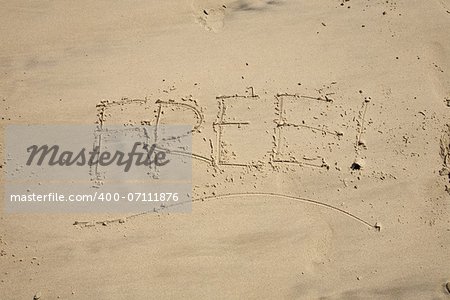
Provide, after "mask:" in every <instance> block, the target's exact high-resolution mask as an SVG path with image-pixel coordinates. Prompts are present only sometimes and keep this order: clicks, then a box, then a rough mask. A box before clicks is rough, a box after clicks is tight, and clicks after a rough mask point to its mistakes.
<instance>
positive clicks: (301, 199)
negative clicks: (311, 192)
mask: <svg viewBox="0 0 450 300" xmlns="http://www.w3.org/2000/svg"><path fill="white" fill-rule="evenodd" d="M267 196H269V197H274V198H280V199H285V200H289V201H294V202H300V203H307V204H312V205H316V206H320V207H325V208H327V209H330V210H332V211H335V212H338V213H340V214H342V215H344V216H347V217H349V218H351V219H353V220H356V221H358V222H359V223H361V224H363V225H365V226H367V227H369V228H373V229H376V230H377V231H380V227H379V225H378V224H375V225H372V224H370V223H369V222H367V221H365V220H363V219H362V218H360V217H358V216H356V215H354V214H352V213H350V212H348V211H346V210H343V209H341V208H338V207H335V206H333V205H330V204H327V203H324V202H320V201H318V200H313V199H309V198H304V197H297V196H290V195H284V194H277V193H264V192H246V193H228V194H222V195H213V196H206V197H199V198H197V199H193V200H192V202H203V201H207V200H213V199H215V200H217V199H221V198H235V197H267ZM185 203H187V202H180V203H176V204H173V205H170V206H161V208H160V209H154V210H152V211H145V212H141V213H137V214H132V215H129V216H126V217H124V218H120V219H114V220H104V221H94V222H85V221H75V222H74V223H73V225H79V226H82V227H91V226H95V225H108V224H111V223H124V222H125V221H126V220H129V219H133V218H136V217H139V216H143V215H146V214H149V213H154V212H156V213H160V212H163V211H164V209H167V208H170V207H174V206H178V205H184V204H185Z"/></svg>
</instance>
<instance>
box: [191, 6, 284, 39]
mask: <svg viewBox="0 0 450 300" xmlns="http://www.w3.org/2000/svg"><path fill="white" fill-rule="evenodd" d="M281 3H282V0H231V1H230V0H224V1H219V0H193V1H192V3H191V6H192V12H193V15H194V18H195V21H196V22H197V23H198V24H200V25H201V26H202V27H203V28H205V29H206V30H207V31H212V32H219V31H221V30H222V28H223V26H224V19H225V16H226V15H227V14H229V13H233V14H234V13H242V12H252V11H253V12H255V11H256V12H257V11H263V10H267V9H270V8H271V7H274V6H276V5H279V4H281Z"/></svg>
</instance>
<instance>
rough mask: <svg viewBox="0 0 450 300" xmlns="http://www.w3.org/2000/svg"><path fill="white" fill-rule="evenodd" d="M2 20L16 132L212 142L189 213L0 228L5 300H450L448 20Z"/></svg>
mask: <svg viewBox="0 0 450 300" xmlns="http://www.w3.org/2000/svg"><path fill="white" fill-rule="evenodd" d="M1 2H2V3H1V7H2V9H1V11H0V16H1V18H0V24H1V26H0V28H1V29H0V34H1V37H2V43H1V44H0V74H1V75H0V76H1V80H0V111H1V120H0V122H1V125H2V132H4V130H5V128H6V126H7V125H9V124H95V123H96V122H97V123H98V122H101V121H102V120H101V117H99V116H98V112H99V107H98V104H100V103H106V106H107V107H108V108H111V109H112V111H111V114H110V116H109V119H108V120H105V122H109V121H112V120H113V119H114V118H116V122H124V123H125V122H129V123H133V124H139V123H142V122H143V121H144V122H149V124H152V122H154V119H152V117H149V116H147V115H145V114H144V115H142V111H141V110H139V109H133V107H132V105H129V106H128V105H125V106H126V108H125V110H123V111H116V112H114V111H113V110H114V108H113V106H114V105H112V104H111V103H113V102H120V103H128V102H130V103H134V102H133V101H135V100H144V101H145V103H146V104H145V105H148V107H150V108H151V109H153V108H155V107H157V106H158V103H156V102H157V101H158V100H159V101H163V102H169V101H174V102H176V103H186V104H188V105H189V106H190V108H188V109H186V108H178V107H177V108H173V109H168V108H167V109H166V110H167V115H166V116H167V117H166V118H165V119H164V122H165V123H167V124H179V123H187V124H191V125H192V126H194V127H195V129H196V130H195V132H194V134H193V153H194V154H195V157H193V160H192V164H193V167H192V168H193V180H192V186H193V194H194V202H193V204H192V213H187V214H167V213H165V212H164V211H160V212H157V213H149V214H142V215H138V216H133V215H129V214H126V213H124V214H114V215H110V214H81V215H80V214H70V213H66V214H52V215H48V214H8V213H6V212H5V211H3V210H2V212H1V215H0V298H1V299H33V297H34V298H36V299H37V298H39V299H57V298H58V299H161V298H170V299H173V298H183V299H186V298H192V299H199V298H200V299H210V298H214V299H233V298H250V299H280V298H286V299H449V297H450V292H449V291H448V285H447V287H446V283H447V282H448V281H449V280H450V260H449V258H450V256H449V253H450V249H449V248H450V177H449V175H448V174H449V172H448V170H449V168H450V156H449V153H450V150H449V140H450V137H449V134H450V133H449V129H448V126H449V125H450V118H449V116H450V104H449V101H450V76H449V74H450V39H449V36H450V1H448V0H430V1H417V0H410V1H406V0H395V1H392V0H389V1H373V0H372V1H368V0H364V1H363V0H361V1H356V0H350V1H348V0H345V1H344V0H342V1H339V0H322V1H293V0H292V1H291V0H284V1H283V0H270V1H269V0H237V1H228V0H224V1H217V0H187V1H121V2H119V1H114V2H113V1H104V0H100V1H84V0H81V1H65V0H61V1H24V0H14V1H1ZM102 101H103V102H102ZM4 149H5V144H4V139H3V142H2V147H1V150H2V153H4ZM1 166H2V169H3V170H4V169H5V161H4V160H3V161H2V165H1ZM4 184H5V176H4V174H3V175H2V187H1V193H2V195H3V193H4ZM86 222H87V223H86ZM87 225H89V226H87Z"/></svg>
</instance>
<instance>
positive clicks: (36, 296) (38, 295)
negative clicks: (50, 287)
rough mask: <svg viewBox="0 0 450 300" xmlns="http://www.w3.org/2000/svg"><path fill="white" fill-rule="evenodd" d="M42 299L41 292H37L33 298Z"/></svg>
mask: <svg viewBox="0 0 450 300" xmlns="http://www.w3.org/2000/svg"><path fill="white" fill-rule="evenodd" d="M41 297H42V295H41V292H37V293H36V294H35V295H34V296H33V300H38V299H41Z"/></svg>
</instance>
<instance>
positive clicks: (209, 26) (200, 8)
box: [192, 0, 227, 32]
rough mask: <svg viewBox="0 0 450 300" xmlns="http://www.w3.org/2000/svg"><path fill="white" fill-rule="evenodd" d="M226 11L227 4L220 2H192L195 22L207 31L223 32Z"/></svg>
mask: <svg viewBox="0 0 450 300" xmlns="http://www.w3.org/2000/svg"><path fill="white" fill-rule="evenodd" d="M226 9H227V6H226V4H223V3H222V2H221V3H219V2H218V1H208V0H194V1H193V2H192V12H193V15H194V18H195V21H196V22H197V23H198V24H200V25H201V26H202V27H203V28H204V29H205V30H207V31H212V32H219V31H221V30H222V28H223V22H224V18H225V11H226Z"/></svg>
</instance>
